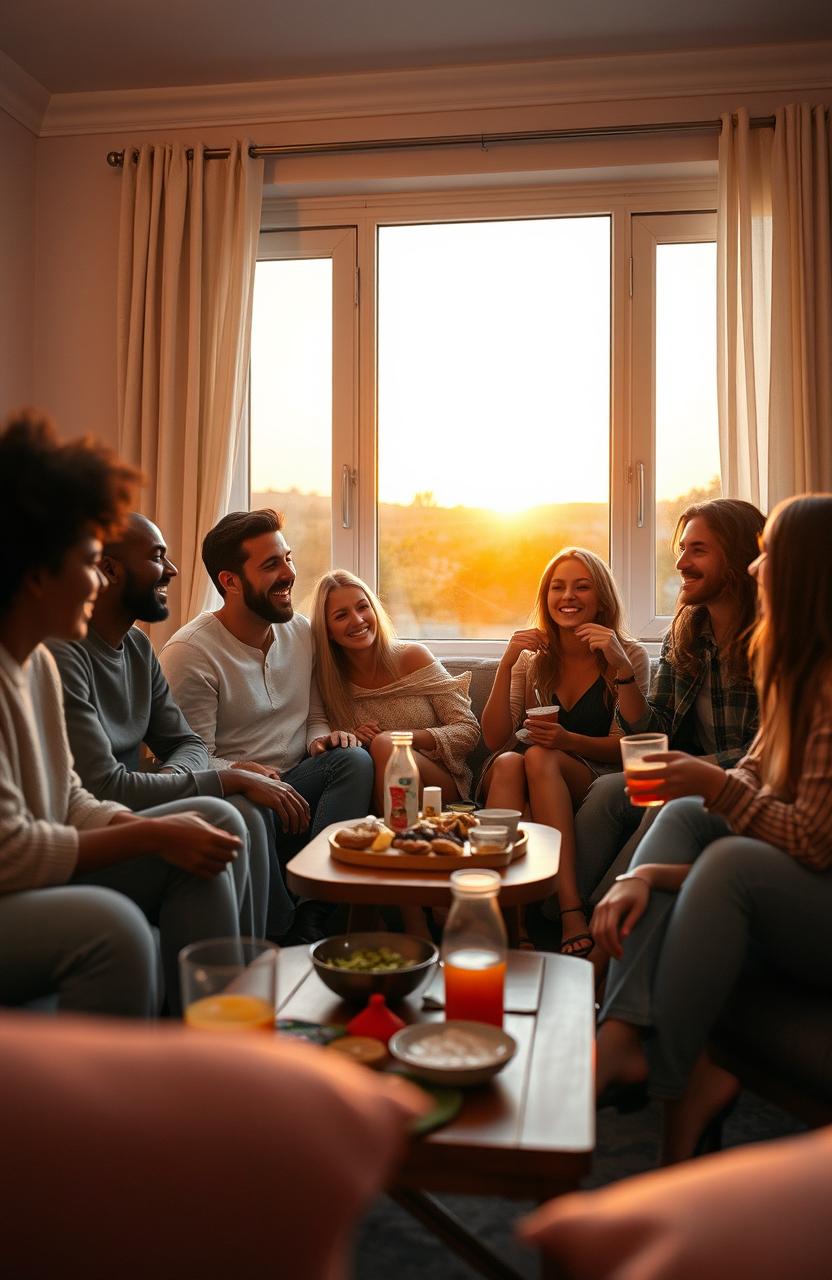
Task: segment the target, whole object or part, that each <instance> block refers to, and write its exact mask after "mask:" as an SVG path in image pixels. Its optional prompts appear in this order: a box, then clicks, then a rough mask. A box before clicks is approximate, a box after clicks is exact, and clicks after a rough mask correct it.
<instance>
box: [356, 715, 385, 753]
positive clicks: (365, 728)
mask: <svg viewBox="0 0 832 1280" xmlns="http://www.w3.org/2000/svg"><path fill="white" fill-rule="evenodd" d="M380 733H381V725H380V724H379V722H378V720H366V721H365V722H364V724H360V725H359V726H358V728H357V729H356V731H355V736H356V738H357V739H358V741H359V742H360V743H361V745H362V746H363V747H369V745H370V743H371V742H372V740H373V738H375V737H377V736H378V735H379V734H380Z"/></svg>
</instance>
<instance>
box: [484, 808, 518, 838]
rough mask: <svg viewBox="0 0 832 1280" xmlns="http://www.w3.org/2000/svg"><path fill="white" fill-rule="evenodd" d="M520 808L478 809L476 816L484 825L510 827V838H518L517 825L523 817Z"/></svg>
mask: <svg viewBox="0 0 832 1280" xmlns="http://www.w3.org/2000/svg"><path fill="white" fill-rule="evenodd" d="M522 816H523V815H522V813H521V812H520V810H519V809H477V810H476V811H475V813H474V817H475V818H476V819H477V821H478V822H479V823H480V825H481V826H483V827H508V838H509V840H511V841H512V842H514V841H515V840H516V839H517V826H518V823H519V822H520V819H521V818H522Z"/></svg>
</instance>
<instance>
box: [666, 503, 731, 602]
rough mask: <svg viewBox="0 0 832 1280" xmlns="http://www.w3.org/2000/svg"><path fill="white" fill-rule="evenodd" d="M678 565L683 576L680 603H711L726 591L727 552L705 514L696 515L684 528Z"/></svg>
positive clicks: (680, 541)
mask: <svg viewBox="0 0 832 1280" xmlns="http://www.w3.org/2000/svg"><path fill="white" fill-rule="evenodd" d="M676 568H677V570H678V572H679V573H680V574H681V578H682V588H681V591H680V593H679V602H680V604H684V605H702V604H710V603H712V601H714V600H716V599H717V598H718V597H719V596H721V595H722V593H723V592H724V591H725V589H726V587H727V585H728V565H727V563H726V560H725V553H724V552H723V550H722V547H721V546H720V544H719V540H718V538H717V537H716V534H715V533H714V532H713V530H712V529H711V528H710V526H709V525H708V523H707V521H706V520H704V519H703V517H702V516H694V517H693V519H692V520H689V521H688V523H687V524H686V525H685V527H684V529H683V530H682V536H681V538H680V539H679V558H678V559H677V561H676Z"/></svg>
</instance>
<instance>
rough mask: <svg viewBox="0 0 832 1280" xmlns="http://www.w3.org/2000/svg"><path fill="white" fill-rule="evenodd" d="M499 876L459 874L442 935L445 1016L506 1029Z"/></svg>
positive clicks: (454, 875)
mask: <svg viewBox="0 0 832 1280" xmlns="http://www.w3.org/2000/svg"><path fill="white" fill-rule="evenodd" d="M500 884H501V880H500V873H499V872H498V871H490V870H482V869H478V870H474V869H473V868H472V869H471V870H470V871H454V872H453V873H452V874H451V892H452V893H453V903H452V904H451V910H450V913H449V915H448V920H447V923H446V924H445V929H444V933H443V936H442V965H443V968H444V971H445V1017H446V1019H452V1018H463V1019H467V1020H469V1021H471V1022H490V1023H492V1024H493V1025H494V1026H496V1027H501V1026H502V1025H503V992H504V988H505V978H506V946H507V942H506V927H505V924H504V923H503V917H502V915H501V913H500V908H499V905H498V903H497V897H498V895H499V892H500Z"/></svg>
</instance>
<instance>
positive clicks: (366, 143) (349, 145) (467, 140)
mask: <svg viewBox="0 0 832 1280" xmlns="http://www.w3.org/2000/svg"><path fill="white" fill-rule="evenodd" d="M773 126H774V116H756V117H754V118H753V119H752V120H751V127H752V128H753V129H771V128H773ZM721 128H722V121H721V120H677V121H672V122H663V123H658V124H612V125H598V126H595V127H592V128H587V129H534V130H531V131H530V132H528V133H458V134H445V135H441V134H440V135H437V136H436V137H426V138H365V139H363V140H361V141H358V142H314V143H308V144H307V143H300V144H298V145H292V146H251V147H249V149H248V153H249V155H250V156H251V158H252V160H256V159H258V158H259V157H260V156H320V155H342V154H343V155H345V154H348V153H350V152H355V151H409V150H415V149H416V148H417V147H423V148H429V147H469V146H476V147H481V148H482V150H483V151H487V150H488V148H489V147H490V146H496V145H499V144H501V143H511V142H576V141H581V140H583V139H587V138H620V137H637V136H639V135H644V134H651V133H719V132H720V130H721ZM187 154H188V157H189V158H191V157H192V156H193V150H192V149H189V150H188V153H187ZM229 154H230V153H229V149H228V147H206V149H205V151H204V152H203V155H204V158H205V159H206V160H227V159H228V156H229ZM124 156H125V152H124V151H108V152H107V164H108V165H110V166H111V167H112V168H113V169H120V168H122V166H123V165H124ZM138 158H139V153H138V150H134V151H133V160H134V161H136V160H138Z"/></svg>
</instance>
